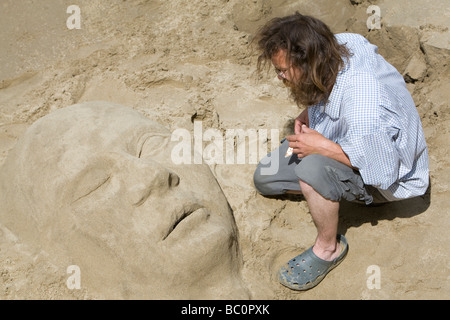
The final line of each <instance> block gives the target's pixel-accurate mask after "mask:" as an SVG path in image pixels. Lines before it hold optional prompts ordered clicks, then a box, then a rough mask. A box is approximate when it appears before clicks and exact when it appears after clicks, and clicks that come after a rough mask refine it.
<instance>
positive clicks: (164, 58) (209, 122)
mask: <svg viewBox="0 0 450 320" xmlns="http://www.w3.org/2000/svg"><path fill="white" fill-rule="evenodd" d="M71 5H76V6H77V7H78V8H79V9H80V12H79V16H77V18H78V17H79V18H80V20H79V22H80V24H79V25H77V24H76V22H77V21H76V20H73V19H74V17H73V16H72V15H73V14H74V13H75V14H76V12H75V11H70V12H69V13H68V12H67V11H68V10H67V9H68V8H69V6H71ZM370 5H375V6H377V7H378V8H379V9H380V16H381V21H380V25H379V26H374V27H373V28H372V29H369V28H368V24H367V21H368V19H369V18H370V17H371V15H373V13H372V12H370V13H367V8H368V7H369V6H370ZM295 11H299V12H300V13H302V14H307V15H312V16H315V17H317V18H319V19H321V20H323V21H324V22H325V23H327V24H328V25H329V27H330V28H331V30H332V31H333V32H334V33H342V32H352V33H359V34H361V35H363V36H365V37H366V38H367V39H368V40H369V41H370V42H372V43H373V44H375V45H377V46H378V49H379V53H380V54H381V55H383V57H384V58H385V59H386V60H387V61H388V62H390V63H391V64H392V65H393V66H395V67H396V68H397V70H398V71H399V72H400V73H401V74H402V75H403V76H404V78H405V81H406V83H407V87H408V90H409V91H410V93H411V94H412V97H413V99H414V101H415V103H416V106H417V110H418V112H419V115H420V117H421V120H422V125H423V128H424V132H425V136H426V140H427V145H428V150H429V162H430V179H431V187H430V192H429V193H427V194H425V195H424V196H422V197H418V198H413V199H408V200H404V201H399V202H395V203H389V204H386V205H384V206H380V207H365V206H361V205H357V204H352V203H347V202H343V203H342V205H341V208H340V220H339V221H340V222H339V232H340V233H342V234H345V236H346V238H347V239H348V241H349V253H348V256H347V257H346V259H345V260H344V261H343V262H342V264H341V265H340V266H339V267H338V268H336V269H335V270H333V271H332V272H331V273H330V274H329V275H327V277H326V278H325V280H324V281H323V282H322V283H320V285H318V286H317V287H316V288H314V289H312V290H309V291H306V292H296V291H291V290H289V289H287V288H285V287H283V286H281V285H280V284H279V283H278V280H277V277H276V272H277V271H278V269H279V268H280V266H281V265H282V264H283V263H285V262H286V261H288V260H289V259H291V258H292V257H293V256H295V255H296V254H298V253H300V252H301V251H303V250H306V249H308V248H309V247H310V246H311V245H312V244H313V243H314V239H315V237H316V229H315V227H314V224H313V222H312V219H311V216H310V214H309V212H308V206H307V203H306V201H305V200H304V199H303V198H302V197H301V196H283V197H278V198H272V197H270V198H269V197H263V196H261V195H259V194H258V193H257V192H256V190H255V188H254V186H253V180H252V179H253V172H254V170H255V167H256V162H255V160H256V161H257V160H259V159H260V158H261V157H262V156H264V155H265V152H264V148H266V150H270V149H271V148H274V147H275V146H276V145H277V139H280V138H283V137H284V136H285V135H287V134H289V133H290V132H292V131H293V119H295V118H296V117H297V116H298V115H299V114H300V112H301V111H302V109H299V107H297V106H296V105H295V104H294V103H293V102H292V101H291V100H290V98H289V94H288V91H287V89H286V87H284V86H283V84H282V83H281V82H279V81H278V80H277V79H276V77H275V74H274V72H273V70H270V71H269V72H268V73H267V74H265V73H263V74H262V75H258V74H257V73H256V58H257V52H255V51H254V48H252V46H251V41H252V39H253V36H254V34H255V32H256V31H257V29H258V28H259V27H260V26H262V25H263V24H264V23H265V22H266V21H268V20H269V19H271V18H273V17H277V16H283V15H287V14H291V13H294V12H295ZM449 28H450V3H449V2H448V0H433V1H431V0H427V1H424V0H420V1H419V0H409V1H407V0H397V1H389V0H378V1H376V0H371V1H369V0H352V1H350V0H337V1H333V0H326V1H312V0H311V1H310V0H303V1H285V0H255V1H247V0H246V1H238V0H228V1H226V0H211V1H204V0H191V1H185V0H179V1H174V0H167V1H160V0H127V1H122V0H112V1H102V0H89V1H88V0H74V1H73V0H71V1H67V0H62V1H56V0H52V1H45V3H44V1H33V0H20V1H13V0H3V1H2V2H1V4H0V30H1V31H0V43H1V46H0V164H2V163H3V162H4V161H5V159H6V158H7V156H8V154H9V152H10V150H12V148H13V147H14V145H15V144H16V142H17V141H18V139H19V138H20V137H21V136H22V135H23V134H24V133H25V132H26V130H27V128H29V127H30V126H31V125H32V124H33V123H34V122H35V121H36V120H38V119H40V118H42V117H44V116H46V115H48V114H50V113H52V112H53V111H56V110H59V109H62V108H65V107H68V106H70V105H73V104H77V103H82V102H87V101H97V100H102V101H110V102H113V103H117V104H121V105H124V106H128V107H130V108H132V109H134V110H136V111H138V112H140V113H141V114H143V115H144V116H146V117H148V118H149V119H151V120H153V121H156V122H158V123H160V124H162V125H164V126H165V127H166V128H167V129H168V130H169V131H170V132H174V131H175V130H177V129H186V130H187V131H189V132H192V133H193V135H194V130H196V129H197V130H199V128H200V127H198V125H199V124H201V130H202V131H201V133H204V132H206V131H207V130H208V129H213V130H215V131H214V132H220V133H222V134H223V136H224V137H225V136H226V132H227V130H233V129H243V130H247V131H249V130H250V131H252V132H257V133H259V132H263V131H264V130H265V131H264V132H266V133H267V139H263V138H262V137H261V136H256V138H257V140H258V141H257V142H258V144H259V146H260V149H259V151H257V152H256V154H255V151H253V153H252V150H251V148H250V146H249V141H248V139H247V140H244V141H241V142H239V141H238V142H236V144H237V146H236V148H238V147H239V146H240V144H245V145H244V149H242V150H245V156H244V157H243V158H242V159H241V160H242V161H238V160H239V159H238V155H237V154H236V158H230V161H228V162H227V161H226V160H227V159H226V156H227V154H226V153H224V154H223V157H222V160H223V161H222V162H221V163H220V162H219V163H214V164H210V168H211V171H212V173H213V175H214V176H215V178H216V179H217V181H218V183H219V185H220V187H221V189H222V191H223V192H224V194H225V196H226V199H227V200H228V203H229V205H230V207H231V210H232V213H233V216H234V219H235V222H236V226H237V230H238V239H239V247H240V250H241V256H242V265H241V274H242V280H243V282H244V283H245V285H246V287H247V288H248V292H249V299H269V300H278V299H288V300H308V299H350V300H360V299H408V300H409V299H449V298H450V260H449V253H450V237H449V234H448V230H449V227H450V217H448V216H447V214H449V213H450V190H449V177H450V160H449V159H448V154H449V152H450V116H449V115H448V114H447V113H446V110H447V111H448V110H449V101H450V64H449V61H450V29H449ZM195 124H197V127H195ZM271 134H272V136H271ZM55 139H57V137H55ZM263 140H264V141H263ZM278 141H279V140H278ZM207 145H208V142H207V141H206V140H205V139H204V141H203V142H202V145H201V147H202V148H201V149H202V150H203V151H205V150H206V147H207ZM261 146H264V148H261ZM224 148H225V147H224ZM261 150H263V151H261ZM168 152H170V151H168ZM240 162H243V163H240ZM0 192H3V191H2V190H0ZM0 210H1V209H0ZM24 223H25V222H24ZM56 258H57V257H56ZM54 259H55V257H52V259H50V258H49V257H47V256H46V254H45V248H42V252H40V253H39V254H36V251H35V250H34V249H31V248H30V247H29V244H28V243H26V242H25V241H23V239H22V237H21V235H19V234H15V233H14V232H13V231H12V230H10V229H9V228H7V227H6V226H5V225H3V224H2V221H0V299H7V300H17V299H103V298H108V296H105V295H102V294H100V293H98V292H92V291H90V290H89V289H87V287H85V286H83V278H81V279H82V280H81V288H80V289H73V288H69V287H68V285H67V279H68V277H69V276H70V274H68V273H67V270H66V269H61V268H60V267H59V266H56V265H55V264H54V263H52V261H53V260H54ZM93 263H95V261H93ZM218 263H219V262H218ZM376 272H378V278H377V281H378V282H373V279H374V277H373V276H374V275H375V273H376ZM375 284H377V286H375ZM208 298H210V299H214V298H215V297H214V296H208ZM236 298H238V299H240V298H242V297H241V296H236Z"/></svg>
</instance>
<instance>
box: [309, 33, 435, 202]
mask: <svg viewBox="0 0 450 320" xmlns="http://www.w3.org/2000/svg"><path fill="white" fill-rule="evenodd" d="M335 36H336V39H337V40H338V42H339V43H341V44H345V45H346V46H347V48H348V49H349V50H350V52H351V53H352V56H351V57H350V59H349V61H348V63H346V65H345V67H344V69H343V70H341V71H340V72H339V74H338V76H337V79H336V83H335V85H334V87H333V90H332V92H331V95H330V97H329V101H328V103H326V104H324V103H319V104H317V105H314V106H310V107H309V109H308V115H309V126H310V128H312V129H314V130H316V131H318V132H319V133H321V134H322V135H323V136H325V137H326V138H328V139H330V140H332V141H334V142H336V143H338V144H339V145H340V146H341V147H342V149H343V150H344V152H345V153H346V154H347V155H348V157H349V159H350V162H351V163H352V165H353V166H354V167H356V168H358V169H359V172H360V174H361V177H362V179H363V181H364V183H365V184H366V185H372V186H374V187H376V188H377V189H378V190H380V193H381V194H383V195H384V196H385V197H386V198H387V199H388V200H391V201H393V200H397V199H405V198H410V197H414V196H419V195H423V194H424V193H425V191H426V190H427V187H428V183H429V169H428V149H427V145H426V142H425V137H424V134H423V129H422V124H421V121H420V117H419V114H418V112H417V109H416V107H415V104H414V101H413V99H412V97H411V95H410V93H409V92H408V90H407V88H406V84H405V81H404V79H403V77H402V76H401V75H400V73H399V72H398V71H397V70H396V69H395V68H394V67H393V66H392V65H390V64H389V63H388V62H386V60H384V58H383V57H382V56H381V55H379V54H378V52H377V51H378V48H377V47H376V46H375V45H373V44H371V43H369V42H368V41H367V40H366V39H365V38H364V37H363V36H361V35H358V34H351V33H343V34H337V35H335Z"/></svg>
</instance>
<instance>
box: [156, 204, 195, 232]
mask: <svg viewBox="0 0 450 320" xmlns="http://www.w3.org/2000/svg"><path fill="white" fill-rule="evenodd" d="M201 209H203V207H202V206H201V205H200V204H198V203H193V204H187V205H184V206H183V208H182V210H179V211H178V212H176V213H175V214H174V219H173V224H172V225H171V226H170V227H169V229H168V230H167V233H166V235H165V236H164V237H163V239H162V240H166V239H167V237H168V236H169V235H170V234H171V233H172V232H173V231H174V230H175V229H176V228H177V226H178V225H179V224H180V223H181V222H182V221H183V220H184V219H186V218H187V217H189V216H190V215H191V214H192V213H194V212H196V211H201ZM202 211H203V210H202Z"/></svg>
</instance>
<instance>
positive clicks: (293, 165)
mask: <svg viewBox="0 0 450 320" xmlns="http://www.w3.org/2000/svg"><path fill="white" fill-rule="evenodd" d="M288 147H289V142H288V141H287V140H283V141H282V143H281V145H280V147H279V148H278V149H276V150H274V151H272V152H271V153H269V154H268V155H267V156H266V157H265V158H263V159H262V160H261V161H260V163H259V164H258V166H257V168H256V171H255V173H254V176H253V182H254V184H255V187H256V189H257V190H258V192H260V193H261V194H262V195H264V196H272V195H282V194H285V193H286V192H287V191H301V190H300V184H299V180H302V181H304V182H305V183H307V184H308V185H310V186H311V187H313V188H314V190H316V191H317V192H318V193H319V194H321V195H322V196H323V197H324V198H326V199H329V200H333V201H340V200H341V199H345V200H347V201H352V202H358V203H365V204H367V205H369V204H371V203H384V202H388V201H387V200H386V199H385V198H384V197H383V196H382V195H381V194H380V193H379V191H378V190H377V189H376V188H375V187H372V186H369V185H365V184H364V181H363V180H362V178H361V175H360V174H359V173H358V171H356V170H353V169H352V168H350V167H348V166H346V165H345V164H343V163H341V162H339V161H336V160H334V159H331V158H328V157H325V156H322V155H319V154H313V155H310V156H307V157H304V158H302V159H300V158H298V157H297V155H296V154H293V155H292V156H289V157H285V154H286V151H287V149H288Z"/></svg>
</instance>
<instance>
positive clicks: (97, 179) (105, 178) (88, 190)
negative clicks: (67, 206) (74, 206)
mask: <svg viewBox="0 0 450 320" xmlns="http://www.w3.org/2000/svg"><path fill="white" fill-rule="evenodd" d="M110 178H111V176H110V175H109V174H108V173H106V172H104V171H103V170H98V169H94V170H87V171H86V172H84V173H83V174H82V175H80V176H79V177H78V179H77V180H78V181H77V182H76V188H75V191H74V193H73V202H76V201H78V200H81V199H82V198H85V197H87V196H89V195H91V194H93V193H95V192H96V191H98V190H100V189H101V188H102V187H104V186H105V185H107V184H108V182H109V181H110Z"/></svg>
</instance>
